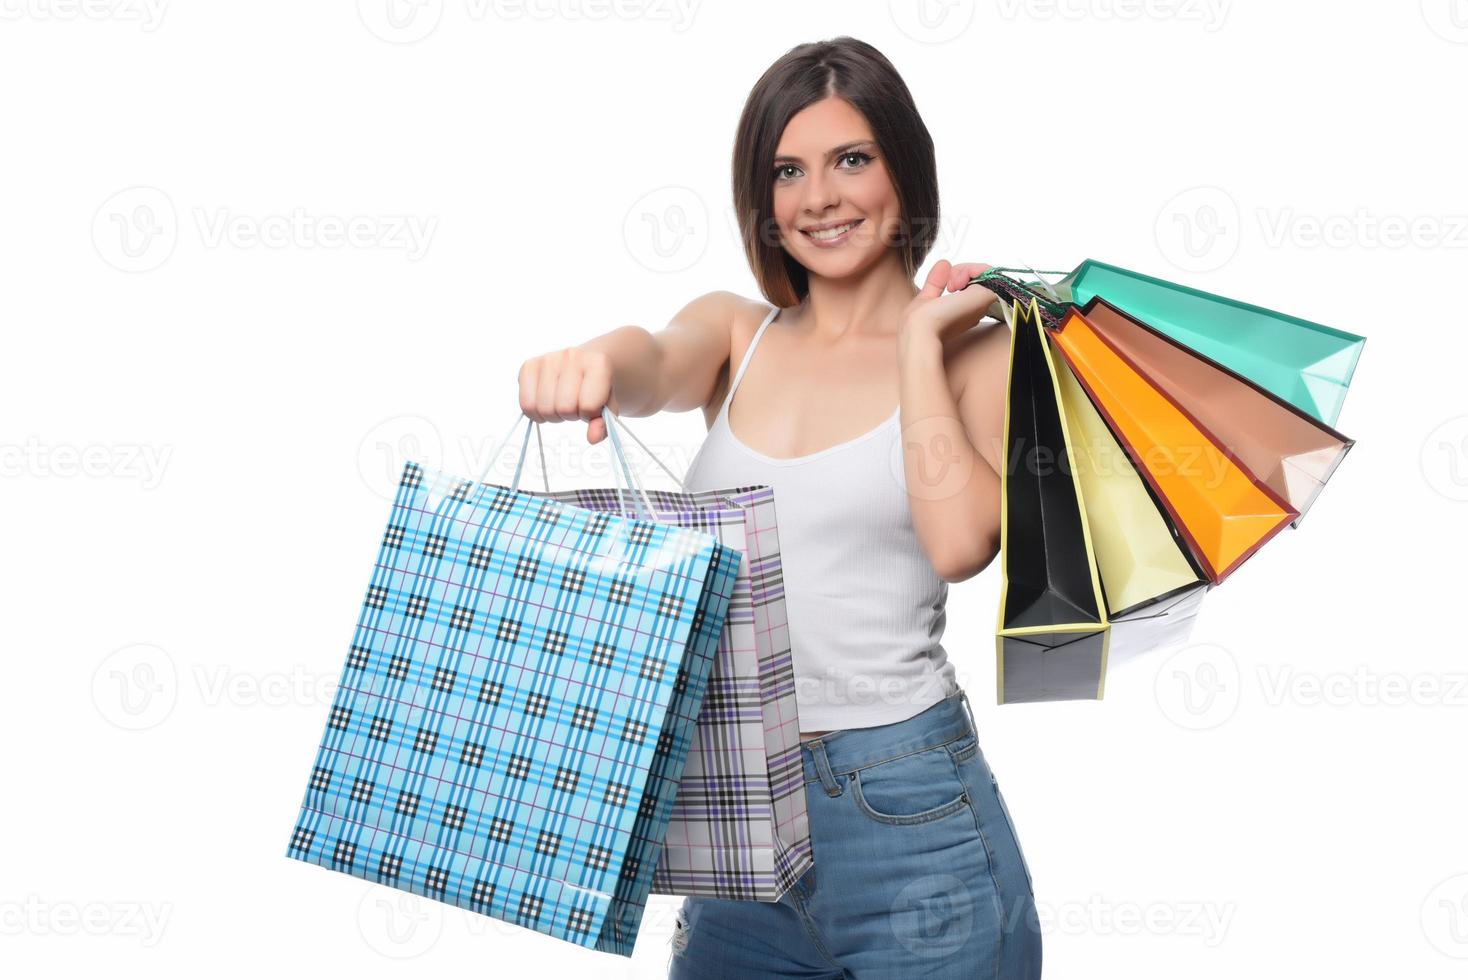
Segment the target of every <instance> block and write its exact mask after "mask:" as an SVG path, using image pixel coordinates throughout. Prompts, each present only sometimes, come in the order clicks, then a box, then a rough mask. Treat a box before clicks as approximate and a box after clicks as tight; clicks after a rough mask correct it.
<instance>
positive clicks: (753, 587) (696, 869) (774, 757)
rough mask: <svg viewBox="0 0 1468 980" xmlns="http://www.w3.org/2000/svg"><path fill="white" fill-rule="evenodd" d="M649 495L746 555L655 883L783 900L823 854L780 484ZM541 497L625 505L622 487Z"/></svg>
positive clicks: (667, 890)
mask: <svg viewBox="0 0 1468 980" xmlns="http://www.w3.org/2000/svg"><path fill="white" fill-rule="evenodd" d="M647 493H648V497H649V498H650V499H651V501H652V505H653V507H654V508H656V509H657V510H658V511H659V520H661V521H666V522H668V523H674V524H677V525H679V526H681V527H687V528H692V529H696V530H700V531H705V532H708V533H711V534H713V535H714V536H715V537H717V538H718V539H719V541H720V543H722V544H724V545H725V546H727V547H730V548H733V549H735V550H737V551H741V552H743V553H744V554H745V557H746V561H745V562H744V563H743V564H742V565H741V566H740V569H739V578H738V581H737V582H736V583H735V586H734V596H733V599H732V601H731V602H730V604H729V615H728V617H727V618H726V619H725V621H724V629H723V632H722V634H721V635H720V637H719V648H718V654H717V656H716V658H715V660H714V669H713V674H712V675H711V676H710V678H709V682H708V693H707V695H706V696H705V698H704V700H703V705H702V709H701V711H700V713H699V715H698V724H697V727H696V728H695V730H694V733H693V742H692V746H691V748H690V749H689V752H688V761H687V764H686V766H685V767H684V769H683V773H682V776H681V780H680V782H679V787H678V791H677V798H676V800H675V801H674V804H673V812H672V818H671V819H670V821H669V823H668V830H667V836H666V838H665V840H664V843H663V848H662V852H661V854H660V855H652V856H649V857H648V858H647V859H648V860H656V863H657V869H656V872H655V873H654V875H653V886H652V890H653V891H654V892H657V893H659V894H669V895H698V896H705V897H710V898H724V899H740V900H750V901H762V902H773V901H777V900H778V899H779V898H780V896H781V895H783V894H784V893H785V891H786V890H787V889H788V888H789V887H790V886H791V885H792V884H794V882H795V881H796V880H797V879H798V878H800V877H801V876H802V875H803V874H805V872H806V871H807V870H808V869H809V868H810V867H811V864H812V862H813V857H812V853H811V846H810V826H809V822H808V820H807V815H806V809H805V773H804V770H803V768H802V765H801V759H800V721H799V717H798V716H797V714H796V703H795V673H794V666H793V664H792V662H791V656H790V631H789V628H788V626H787V624H786V621H785V589H784V580H783V577H782V575H781V565H780V541H779V535H778V533H777V530H776V523H775V494H774V490H773V489H772V488H770V487H768V486H746V487H737V488H733V489H729V490H702V491H695V492H690V493H673V492H667V491H662V490H649V491H647ZM536 495H537V496H541V497H546V498H549V499H553V500H558V501H562V502H564V503H569V504H575V505H577V506H579V507H584V508H587V509H588V510H592V511H596V512H598V513H602V512H611V513H616V512H618V511H619V510H620V508H619V506H618V497H617V493H616V491H614V490H601V489H598V490H570V491H561V492H550V493H537V494H536ZM626 506H627V507H629V508H630V507H631V502H630V501H629V502H628V503H627V505H626ZM730 508H733V509H734V512H733V513H730V512H729V510H730ZM625 512H626V513H630V509H629V510H628V511H625ZM640 512H641V511H640V510H639V513H640Z"/></svg>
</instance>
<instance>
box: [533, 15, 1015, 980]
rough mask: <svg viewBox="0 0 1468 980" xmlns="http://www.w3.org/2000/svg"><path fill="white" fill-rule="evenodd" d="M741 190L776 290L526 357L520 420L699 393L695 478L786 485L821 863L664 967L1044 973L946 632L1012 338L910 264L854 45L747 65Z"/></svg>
mask: <svg viewBox="0 0 1468 980" xmlns="http://www.w3.org/2000/svg"><path fill="white" fill-rule="evenodd" d="M734 199H735V205H736V209H737V211H738V213H739V221H740V228H741V232H742V234H743V238H744V242H745V247H746V252H747V255H748V258H749V261H750V264H751V266H752V268H753V270H754V273H755V276H756V278H757V280H758V282H759V284H760V289H761V292H762V293H763V294H764V296H765V298H766V299H767V300H768V301H769V303H770V304H773V305H774V308H773V309H771V308H770V307H769V305H767V304H765V303H760V302H756V301H752V300H748V299H744V298H742V297H739V296H736V295H734V294H732V293H727V292H715V293H710V294H708V295H705V296H701V297H699V298H697V299H695V300H693V301H692V302H690V303H689V304H688V305H687V306H685V307H684V308H683V309H682V310H680V311H679V312H678V314H677V315H676V316H675V317H674V318H673V321H672V322H671V323H670V324H669V325H668V326H667V328H666V329H664V330H662V331H660V332H658V333H656V334H652V333H649V332H648V331H646V330H644V329H642V328H640V327H635V326H627V327H621V328H619V329H617V330H613V331H611V332H610V333H607V334H603V335H601V336H599V337H596V338H594V339H593V340H590V341H588V342H587V343H584V344H581V345H580V346H577V347H572V348H569V349H566V350H561V351H556V352H553V353H549V354H545V355H542V356H540V357H536V358H532V359H531V360H528V361H526V362H525V363H524V365H522V366H521V368H520V374H519V384H520V406H521V408H522V409H523V410H524V411H525V413H526V414H527V415H528V416H529V417H530V418H531V419H533V420H535V421H538V422H539V421H560V420H571V419H582V420H586V421H588V422H589V427H588V432H587V438H588V440H589V441H590V442H592V443H597V442H600V441H601V440H602V439H604V438H605V437H606V434H607V433H606V427H605V424H604V422H603V421H602V420H601V419H600V418H599V417H598V413H599V412H600V411H601V408H602V406H604V405H607V406H610V407H611V409H612V410H613V411H614V412H617V413H619V414H621V415H624V416H646V415H651V414H653V413H655V412H660V411H675V412H678V411H687V410H688V409H691V408H702V409H703V412H704V417H705V419H706V420H707V421H708V423H709V435H708V438H707V439H706V440H705V442H704V444H703V446H702V447H701V448H700V450H699V452H698V455H697V457H696V458H695V460H694V463H693V465H692V467H691V468H690V471H689V474H688V479H687V481H686V487H687V488H688V489H690V490H697V489H705V488H709V487H717V486H725V487H727V486H737V485H740V484H755V483H757V484H769V485H771V486H773V487H774V488H775V500H776V506H777V507H778V512H779V519H780V544H781V552H782V561H783V564H784V575H785V581H784V585H785V596H786V605H787V613H788V617H789V623H790V642H791V651H792V658H793V660H794V666H795V673H796V678H797V704H798V708H799V715H800V722H801V726H800V727H801V745H802V749H801V755H802V759H803V762H804V765H805V775H806V798H807V803H808V810H809V817H810V829H811V844H812V849H813V853H814V858H815V866H814V868H813V869H812V870H811V871H810V872H809V873H808V874H807V875H805V877H804V878H802V879H801V880H800V881H799V882H797V883H796V885H795V886H794V887H793V888H792V889H791V890H790V891H788V892H787V893H786V895H785V896H784V897H783V898H782V899H781V900H780V901H779V902H770V903H762V902H741V901H723V900H713V899H703V898H693V897H689V898H686V899H685V900H684V903H683V905H682V906H681V908H680V909H679V914H678V923H677V927H676V930H675V934H674V936H673V943H672V946H673V952H672V956H671V961H672V963H671V971H670V976H672V977H677V978H698V980H717V978H724V977H729V978H735V977H737V978H748V977H833V978H835V977H845V976H855V977H904V978H905V977H918V976H924V977H929V976H931V977H962V978H965V980H969V978H974V977H997V978H1002V980H1009V978H1015V980H1022V978H1031V977H1038V976H1039V975H1040V959H1041V956H1040V934H1039V927H1038V921H1037V917H1036V915H1035V910H1034V897H1033V893H1032V890H1031V883H1030V877H1029V870H1028V868H1027V866H1026V864H1025V860H1024V857H1023V855H1022V853H1021V850H1020V846H1019V843H1018V841H1017V839H1016V837H1015V834H1014V829H1013V826H1012V825H1011V823H1010V820H1009V816H1008V813H1007V810H1006V809H1005V807H1004V804H1003V801H1002V797H1001V796H1000V795H999V790H998V786H997V785H996V783H995V782H994V779H993V776H992V774H991V772H990V770H989V767H988V765H987V763H986V761H985V759H984V755H983V753H982V752H981V751H980V750H979V746H978V739H977V733H976V731H975V729H974V725H973V720H972V714H971V712H970V711H969V710H968V704H967V696H966V694H965V693H964V692H963V691H962V690H961V689H960V688H959V685H958V684H957V682H956V681H955V678H954V670H953V666H952V664H950V663H949V662H948V658H947V655H946V653H945V651H944V649H943V646H942V644H941V643H940V642H939V641H940V638H941V636H942V632H943V625H944V618H945V614H944V603H945V601H946V598H947V586H948V583H949V582H959V581H963V580H964V579H967V578H970V577H971V576H973V575H975V574H977V573H978V572H979V571H981V570H982V569H983V568H984V567H985V566H987V565H988V564H989V562H990V561H992V560H993V558H994V556H995V554H996V553H997V551H998V547H999V488H1000V484H999V477H998V475H997V474H998V472H999V467H1000V465H1001V461H1000V455H1001V453H1002V446H1003V438H1002V432H1001V427H1002V425H1003V420H1004V391H1005V378H1006V372H1007V361H1008V350H1009V337H1008V331H1007V329H1006V328H1005V327H1004V326H1003V325H1001V324H996V323H992V322H987V321H986V322H983V323H981V322H980V321H981V320H982V319H983V316H984V313H985V311H986V310H987V309H988V308H989V306H990V304H991V303H993V302H994V300H995V297H994V295H993V294H992V293H990V292H989V291H987V290H985V289H983V288H981V287H979V286H976V285H975V286H968V285H967V284H968V282H969V280H970V279H971V278H972V277H973V276H975V275H977V274H978V273H979V272H981V271H982V270H984V269H985V268H987V266H984V265H979V264H971V263H969V264H960V265H952V264H950V263H949V262H948V261H946V260H944V261H939V262H938V263H937V264H936V265H935V266H934V267H933V269H932V270H931V271H930V272H929V273H928V276H927V280H926V283H925V284H924V285H923V287H922V288H921V289H919V288H918V287H917V286H915V285H914V278H915V276H916V272H917V268H918V265H919V263H921V262H922V260H923V258H924V257H925V256H926V254H927V252H928V250H929V248H930V247H931V245H932V243H933V240H934V237H935V234H936V228H937V220H938V194H937V186H936V167H935V163H934V154H933V144H932V140H931V138H930V137H929V135H928V131H927V129H926V127H925V126H924V125H923V122H922V120H921V118H920V117H919V115H918V113H917V110H916V108H915V106H914V105H913V101H912V97H911V95H910V94H909V93H908V90H907V87H906V85H905V84H904V83H903V81H902V79H901V78H900V77H899V76H898V74H897V72H896V71H895V70H894V69H893V67H892V65H891V64H890V63H889V62H888V61H887V59H886V58H885V57H883V56H882V54H881V53H880V52H878V51H877V50H876V49H875V48H873V47H871V46H870V45H867V44H864V43H862V42H860V41H856V40H853V39H851V38H845V37H843V38H837V39H835V40H832V41H824V42H819V43H813V44H803V45H800V46H799V47H796V48H794V49H792V50H791V51H789V52H788V53H787V54H785V55H784V56H783V57H782V58H780V59H779V60H778V61H776V62H775V63H774V64H773V65H772V66H771V67H770V68H769V70H767V71H766V72H765V74H764V75H763V76H762V77H761V78H760V80H759V81H758V83H756V85H755V86H754V89H753V91H751V93H750V95H749V99H748V101H747V102H746V104H745V107H744V111H743V114H742V117H741V119H740V121H739V128H738V134H737V137H736V140H735V146H734ZM756 351H758V356H756ZM736 392H737V393H738V398H737V400H736V399H735V394H736Z"/></svg>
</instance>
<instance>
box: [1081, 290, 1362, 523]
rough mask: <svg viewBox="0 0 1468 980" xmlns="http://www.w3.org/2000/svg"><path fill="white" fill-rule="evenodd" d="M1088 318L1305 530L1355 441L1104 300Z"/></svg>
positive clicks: (1093, 302)
mask: <svg viewBox="0 0 1468 980" xmlns="http://www.w3.org/2000/svg"><path fill="white" fill-rule="evenodd" d="M1080 312H1081V315H1082V316H1084V317H1085V319H1086V322H1087V323H1089V324H1090V325H1091V327H1092V328H1093V329H1094V330H1095V331H1096V332H1097V333H1098V334H1099V335H1100V337H1101V339H1102V340H1104V341H1105V342H1106V344H1108V345H1109V346H1110V347H1112V348H1113V349H1114V350H1115V351H1116V352H1117V354H1119V355H1120V356H1121V357H1123V358H1125V359H1126V360H1127V361H1129V362H1130V363H1131V364H1132V365H1133V366H1134V367H1135V368H1136V369H1137V371H1138V372H1139V373H1141V374H1143V375H1145V376H1146V377H1147V379H1148V380H1149V381H1151V382H1152V384H1153V385H1154V386H1156V388H1157V389H1158V390H1159V391H1161V392H1162V393H1163V394H1165V395H1166V396H1167V397H1168V399H1169V400H1171V401H1172V402H1174V403H1176V404H1177V406H1178V407H1179V408H1180V409H1182V410H1183V411H1184V412H1185V413H1187V414H1188V415H1189V416H1191V417H1192V418H1193V419H1194V420H1195V421H1196V422H1197V423H1198V425H1199V426H1201V427H1202V428H1205V429H1207V430H1208V431H1209V432H1211V433H1212V434H1213V435H1214V436H1215V437H1216V438H1217V439H1218V440H1219V442H1221V443H1222V444H1223V445H1225V446H1227V447H1228V450H1229V452H1230V453H1232V454H1233V455H1234V456H1235V457H1236V458H1237V459H1238V461H1239V462H1240V463H1241V464H1242V465H1243V466H1244V467H1245V468H1246V469H1248V470H1249V472H1250V473H1252V474H1254V475H1255V476H1257V477H1258V478H1259V479H1260V480H1262V481H1263V482H1264V483H1265V484H1267V485H1268V486H1269V488H1270V489H1271V490H1273V491H1274V492H1275V494H1276V495H1277V496H1279V497H1280V498H1281V499H1283V500H1285V501H1287V502H1288V503H1289V505H1290V506H1291V507H1293V508H1294V509H1295V510H1296V511H1298V512H1299V516H1297V517H1296V518H1295V519H1294V522H1293V523H1294V525H1295V526H1296V527H1298V526H1299V523H1300V520H1301V519H1302V518H1303V517H1304V516H1305V513H1306V511H1308V510H1309V509H1310V506H1311V505H1312V504H1314V503H1315V500H1316V498H1317V497H1319V495H1320V492H1321V491H1322V490H1323V489H1325V483H1326V481H1327V480H1329V479H1330V477H1331V474H1333V473H1334V472H1335V470H1336V467H1337V466H1339V465H1340V463H1341V460H1342V459H1344V458H1345V455H1346V452H1347V451H1348V450H1349V449H1350V448H1351V447H1352V446H1353V445H1355V440H1353V439H1350V438H1349V437H1347V436H1344V435H1342V434H1341V433H1339V432H1337V431H1335V430H1334V429H1333V428H1331V427H1330V426H1328V425H1326V424H1325V423H1324V422H1321V421H1320V420H1319V419H1317V418H1315V417H1314V416H1313V415H1310V414H1308V413H1307V412H1305V411H1303V410H1302V409H1300V408H1298V407H1297V406H1295V405H1293V404H1291V403H1290V402H1287V401H1285V400H1284V399H1282V398H1280V397H1279V396H1277V395H1275V394H1273V393H1272V392H1270V391H1268V390H1266V389H1264V388H1261V387H1260V386H1259V385H1257V384H1255V383H1254V382H1252V381H1250V380H1249V379H1248V378H1246V377H1244V376H1243V375H1241V374H1238V373H1236V372H1234V371H1231V370H1229V369H1228V368H1227V367H1224V366H1223V365H1222V364H1219V363H1217V362H1216V361H1213V360H1210V359H1209V358H1207V357H1205V356H1203V355H1202V354H1199V353H1197V352H1196V351H1194V350H1192V349H1190V348H1188V347H1186V346H1184V345H1183V344H1181V343H1179V342H1178V341H1176V340H1174V339H1172V338H1171V337H1169V336H1168V335H1167V334H1165V333H1162V332H1160V331H1158V330H1155V329H1153V328H1152V327H1150V326H1148V325H1147V324H1145V323H1143V322H1142V321H1141V320H1139V319H1137V318H1136V317H1134V316H1131V315H1130V314H1128V313H1125V312H1123V311H1122V310H1120V309H1117V308H1116V307H1115V306H1113V305H1112V304H1111V303H1109V302H1107V301H1106V300H1104V299H1102V298H1101V297H1099V296H1097V297H1092V298H1091V299H1090V300H1088V301H1087V302H1086V303H1085V304H1084V305H1083V306H1082V307H1081V310H1080Z"/></svg>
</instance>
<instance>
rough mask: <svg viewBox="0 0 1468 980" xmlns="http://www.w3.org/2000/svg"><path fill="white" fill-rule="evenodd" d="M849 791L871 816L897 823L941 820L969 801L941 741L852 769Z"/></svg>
mask: <svg viewBox="0 0 1468 980" xmlns="http://www.w3.org/2000/svg"><path fill="white" fill-rule="evenodd" d="M851 795H852V797H853V798H854V799H855V800H856V805H857V808H858V809H860V810H861V812H862V813H864V814H866V815H867V816H868V817H869V818H871V819H872V820H875V821H876V822H878V823H884V824H893V825H899V826H908V825H912V824H923V823H929V822H931V821H934V820H941V819H942V818H943V817H946V816H949V815H950V814H954V813H958V812H959V811H960V810H966V809H967V808H968V805H969V799H968V790H967V788H966V787H965V786H964V784H963V780H962V779H961V778H959V775H958V769H957V767H955V766H954V764H953V757H952V755H950V754H949V752H948V748H947V746H944V745H935V746H933V747H932V748H930V749H923V750H921V751H919V752H914V753H912V754H910V755H905V756H902V757H901V758H899V759H892V760H890V761H888V762H879V763H877V764H876V765H871V766H866V767H865V768H862V769H858V770H856V771H855V772H853V773H852V774H851Z"/></svg>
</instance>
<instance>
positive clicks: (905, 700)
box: [684, 307, 958, 731]
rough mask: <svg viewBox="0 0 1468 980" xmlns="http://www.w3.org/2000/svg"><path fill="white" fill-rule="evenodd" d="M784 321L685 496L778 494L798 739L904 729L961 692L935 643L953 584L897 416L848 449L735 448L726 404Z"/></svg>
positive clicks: (707, 445)
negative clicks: (925, 541) (919, 530)
mask: <svg viewBox="0 0 1468 980" xmlns="http://www.w3.org/2000/svg"><path fill="white" fill-rule="evenodd" d="M779 312H780V310H779V308H778V307H776V308H775V309H773V310H771V311H770V313H769V315H768V316H766V317H765V319H764V322H763V323H761V324H760V326H759V330H757V331H756V332H755V335H754V339H753V340H751V341H750V344H749V350H748V351H746V352H745V354H744V360H743V361H742V362H741V363H740V365H739V370H738V371H737V372H736V373H735V374H734V377H733V380H732V381H731V382H730V384H729V393H728V394H727V395H725V396H724V404H723V405H722V406H721V407H720V408H719V414H718V416H717V417H716V418H715V419H714V421H713V424H712V425H711V426H710V427H709V433H708V437H707V438H706V439H704V441H703V445H701V446H700V447H699V449H698V453H697V454H696V455H695V456H694V458H693V462H692V464H691V465H690V466H689V468H688V476H687V478H686V479H685V481H684V486H685V488H686V489H688V490H713V489H719V488H723V487H737V486H743V485H746V484H767V485H769V486H771V487H774V490H775V517H776V521H777V526H778V529H779V535H780V558H781V565H782V566H783V575H784V585H785V604H786V616H787V619H788V621H789V627H790V654H791V660H792V662H793V665H794V669H795V687H796V704H797V709H798V711H799V714H800V729H801V731H818V730H825V729H841V728H869V727H872V726H874V725H887V724H891V723H893V722H898V721H902V720H904V719H906V718H910V717H912V716H913V715H916V714H917V713H918V712H920V711H922V710H923V709H924V708H927V707H928V706H930V705H932V704H935V703H937V702H938V701H941V700H943V699H944V698H945V697H948V696H949V695H951V694H954V693H956V692H957V690H958V683H957V680H956V678H955V676H954V669H953V665H952V664H951V663H949V661H948V655H947V652H946V651H945V650H944V649H943V645H942V643H941V642H940V640H941V638H942V636H943V626H944V622H945V620H946V616H947V614H946V612H945V606H946V603H947V599H948V583H947V582H944V581H943V579H941V578H940V577H939V576H938V573H937V572H936V571H934V569H933V565H932V563H931V562H930V561H928V557H927V555H926V554H925V553H924V552H923V550H922V545H921V544H920V543H919V542H918V539H917V535H916V532H915V531H914V529H913V525H912V513H911V511H910V510H909V508H908V499H907V471H906V469H905V468H904V466H903V458H902V447H901V440H900V438H899V436H900V434H901V425H900V424H899V423H900V411H899V410H896V409H894V410H893V412H892V414H891V415H890V416H888V417H887V419H886V421H884V422H882V423H881V424H880V425H878V426H877V427H876V428H874V429H869V430H868V431H866V432H865V433H863V434H861V435H859V436H857V437H856V438H854V439H848V440H846V441H845V442H842V443H838V444H837V445H834V446H831V447H829V448H827V449H823V450H820V451H819V452H814V453H809V454H807V455H804V456H796V457H793V458H789V459H779V458H775V457H772V456H766V455H764V454H763V453H759V452H756V451H755V450H753V449H751V448H749V447H748V446H746V445H745V444H744V443H742V442H740V441H739V438H738V437H737V436H735V435H734V432H733V430H732V429H730V427H729V403H730V402H731V401H733V399H734V392H735V390H736V389H737V388H738V387H739V381H740V379H741V378H743V377H744V372H745V370H746V369H747V368H748V367H749V362H750V359H751V358H752V357H753V355H754V351H755V348H756V347H757V346H759V341H760V337H761V336H763V335H764V332H765V330H766V329H767V328H768V327H769V325H770V323H771V322H772V321H773V320H774V319H775V317H776V316H777V315H778V314H779Z"/></svg>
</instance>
